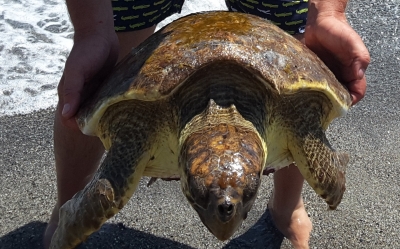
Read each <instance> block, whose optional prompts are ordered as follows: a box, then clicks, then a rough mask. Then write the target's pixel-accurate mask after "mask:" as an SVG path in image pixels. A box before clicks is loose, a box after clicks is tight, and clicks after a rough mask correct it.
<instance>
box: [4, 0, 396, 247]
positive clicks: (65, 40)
mask: <svg viewBox="0 0 400 249" xmlns="http://www.w3.org/2000/svg"><path fill="white" fill-rule="evenodd" d="M191 2H193V1H191ZM222 2H223V1H222ZM33 3H34V4H33ZM33 3H32V4H30V6H31V8H32V9H33V10H35V11H38V9H40V8H42V9H43V10H42V12H41V13H42V14H43V16H44V17H43V20H44V19H46V18H47V17H48V16H50V17H52V16H51V15H50V14H51V11H46V8H48V7H49V6H50V5H52V4H53V5H52V6H53V7H54V8H56V9H57V13H58V14H57V15H56V16H53V17H52V18H53V19H54V20H53V21H51V22H52V23H53V24H52V25H53V27H52V28H47V30H45V29H44V28H43V30H45V31H46V32H49V33H46V32H45V31H43V33H41V32H42V31H40V29H39V28H38V27H39V26H38V23H39V21H40V18H41V17H40V15H39V14H38V15H37V16H34V17H32V18H33V19H32V20H33V22H30V21H29V23H28V21H26V23H25V22H22V21H21V20H19V19H18V20H17V19H15V20H13V19H10V18H11V17H7V15H10V13H12V14H13V15H14V16H17V14H15V13H16V10H13V11H12V12H7V11H8V10H7V7H8V8H9V7H10V6H12V7H16V6H19V5H18V4H19V2H18V1H16V0H15V1H5V0H3V1H2V4H1V7H0V37H1V39H0V41H2V45H0V48H1V49H0V57H2V59H1V63H2V65H0V107H1V112H0V183H1V185H0V190H1V191H0V224H1V225H0V249H6V248H7V249H8V248H10V249H15V248H18V249H19V248H41V247H42V234H43V232H44V229H45V227H46V222H47V221H48V219H49V217H50V214H51V210H52V208H53V205H54V204H55V202H56V178H55V169H54V156H53V152H52V147H53V134H52V129H53V116H54V108H55V104H56V102H57V97H56V92H55V88H56V85H57V82H58V79H59V77H60V75H61V72H62V65H63V63H65V59H66V57H67V55H68V51H69V49H70V47H71V45H72V43H71V37H70V35H71V32H72V30H71V26H70V25H69V24H68V22H63V21H64V20H67V19H68V16H67V14H65V13H62V11H63V10H64V11H65V8H63V7H62V6H60V4H61V1H51V0H46V1H43V2H42V1H34V2H33ZM24 4H26V5H28V2H26V3H25V2H22V3H21V7H23V5H24ZM399 4H400V2H399V1H398V0H391V1H384V2H380V3H379V4H378V3H377V2H375V1H373V0H366V1H362V2H361V1H353V2H351V3H350V4H349V6H348V10H347V17H348V20H349V22H350V23H351V25H352V26H353V27H354V28H355V30H356V31H357V32H358V33H359V34H360V36H361V37H362V39H363V41H364V42H365V44H366V46H367V47H368V49H369V50H370V53H371V64H370V66H369V68H368V70H367V72H366V77H367V80H368V90H367V94H366V96H365V98H364V99H363V100H362V101H361V102H360V103H359V104H357V105H356V106H354V107H352V108H351V109H350V111H349V113H348V114H347V115H346V116H344V117H343V118H340V119H337V120H335V121H334V123H333V124H332V125H331V126H330V128H329V130H328V138H329V140H330V141H331V143H332V145H333V146H334V148H336V149H337V150H339V151H345V152H348V153H349V155H350V162H349V165H348V169H347V174H346V178H347V184H346V186H347V189H346V192H345V194H344V197H343V200H342V203H341V204H340V205H339V207H338V208H337V210H335V211H328V208H327V205H326V203H325V202H324V201H323V200H322V199H321V198H320V197H318V196H317V195H316V194H315V192H314V191H313V190H312V189H311V188H310V187H309V186H308V185H307V184H306V183H305V187H304V201H305V206H306V209H307V212H308V214H309V216H310V219H311V220H312V222H313V226H314V227H313V231H312V234H311V240H310V248H400V203H399V201H398V200H399V199H400V180H399V178H400V167H399V166H398V165H399V164H400V104H399V103H400V72H399V71H400V31H399V27H398V25H399V22H398V20H399V18H400V10H399ZM32 6H33V7H32ZM221 6H223V5H218V6H214V5H213V6H207V7H206V9H210V8H212V7H218V8H219V7H221ZM7 13H8V14H7ZM35 13H36V12H35ZM11 16H12V15H11ZM35 18H36V19H35ZM57 18H58V19H57ZM51 22H50V21H49V22H48V23H51ZM10 23H11V24H10ZM48 23H47V24H46V25H47V26H46V25H43V26H42V27H49V26H51V25H50V24H48ZM26 24H30V25H32V26H33V28H32V27H30V26H27V25H26ZM12 25H14V26H15V27H16V28H14V30H15V32H16V33H18V36H17V35H16V36H15V37H9V36H11V35H12V30H11V28H10V26H12ZM24 25H25V26H24ZM56 28H58V29H59V31H60V32H62V35H61V36H60V37H58V36H55V35H53V34H56V31H55V30H56ZM49 30H50V31H49ZM51 30H52V31H51ZM1 31H3V33H1ZM28 31H29V32H28ZM33 32H36V33H35V34H34V35H33V37H36V38H37V37H41V39H42V40H40V39H39V40H38V39H36V40H35V41H36V42H34V40H32V41H29V39H28V36H29V34H32V33H33ZM52 32H54V33H52ZM40 34H42V36H40ZM6 35H7V37H5V36H6ZM24 37H25V40H24ZM46 38H47V39H50V38H51V39H52V43H49V44H47V43H48V42H47V43H46V42H45V40H46ZM13 39H14V40H13ZM15 39H17V40H15ZM32 39H33V38H32ZM18 42H19V43H18ZM17 45H18V46H17ZM35 46H37V47H35ZM12 48H14V50H12ZM18 48H19V50H18ZM40 48H43V49H42V50H40ZM41 54H44V56H46V57H43V58H42V56H41ZM7 56H9V57H7ZM32 56H33V57H34V58H30V57H32ZM45 58H47V59H45ZM8 61H10V63H8ZM12 63H14V64H12ZM9 64H10V65H9ZM27 89H28V90H27ZM29 89H30V90H32V91H30V90H29ZM147 181H148V179H147V178H144V179H143V180H142V181H141V183H140V186H139V188H138V190H137V191H136V193H135V194H134V196H133V197H132V198H131V200H130V201H129V202H128V204H127V205H126V207H124V209H123V210H122V211H121V212H120V213H119V214H117V215H116V216H115V217H113V218H111V219H110V220H109V221H108V222H107V223H106V224H105V225H104V226H103V227H102V228H101V229H100V231H98V232H96V233H94V234H93V235H92V236H90V237H89V239H88V241H87V242H86V243H84V244H82V245H81V246H79V248H88V249H95V248H291V247H290V245H289V243H288V241H287V240H286V239H284V238H283V236H282V234H280V233H279V231H277V230H276V229H275V227H274V225H273V223H272V221H271V218H270V216H269V214H268V211H267V203H268V200H269V198H270V195H271V190H272V187H273V185H272V177H271V176H268V177H267V176H265V177H263V179H262V186H261V188H260V190H259V194H258V198H257V200H256V203H255V204H254V206H253V208H252V210H251V211H250V213H249V215H248V218H247V219H246V220H245V222H244V223H243V225H242V226H241V227H240V229H239V231H238V232H237V233H236V234H235V235H234V237H233V238H232V239H231V240H229V241H225V242H220V241H218V240H217V239H216V238H215V237H214V236H213V235H212V234H211V233H210V232H208V230H207V228H206V227H205V226H204V225H203V224H202V223H201V221H200V219H199V218H198V216H197V214H196V213H195V211H194V210H193V209H192V208H191V207H190V205H189V203H188V202H187V201H186V199H185V197H184V196H183V194H182V192H181V190H180V186H179V182H174V181H172V182H165V181H161V180H159V181H156V182H155V183H154V184H153V185H151V186H150V187H147V186H146V184H147Z"/></svg>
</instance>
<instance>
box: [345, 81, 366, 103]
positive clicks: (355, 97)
mask: <svg viewBox="0 0 400 249" xmlns="http://www.w3.org/2000/svg"><path fill="white" fill-rule="evenodd" d="M347 88H348V89H349V92H350V95H351V99H352V105H355V104H356V103H357V102H359V101H360V100H361V99H362V98H364V96H365V93H366V91H367V80H366V78H365V76H363V78H362V79H360V80H354V81H351V82H349V83H347Z"/></svg>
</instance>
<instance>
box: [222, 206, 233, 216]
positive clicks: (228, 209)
mask: <svg viewBox="0 0 400 249" xmlns="http://www.w3.org/2000/svg"><path fill="white" fill-rule="evenodd" d="M233 211H234V206H233V204H232V203H223V204H220V205H219V206H218V212H219V214H220V215H221V216H231V215H232V213H233Z"/></svg>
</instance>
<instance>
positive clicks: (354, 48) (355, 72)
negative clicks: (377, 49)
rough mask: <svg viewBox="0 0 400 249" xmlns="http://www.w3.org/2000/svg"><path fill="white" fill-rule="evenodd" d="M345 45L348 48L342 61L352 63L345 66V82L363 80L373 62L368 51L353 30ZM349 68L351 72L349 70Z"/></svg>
mask: <svg viewBox="0 0 400 249" xmlns="http://www.w3.org/2000/svg"><path fill="white" fill-rule="evenodd" d="M344 44H345V45H343V46H344V47H345V48H346V49H345V50H344V51H347V52H346V53H345V54H343V56H344V58H341V60H342V61H343V62H345V61H350V65H345V64H344V65H343V67H344V68H343V77H344V79H343V80H344V81H345V82H351V81H354V80H362V79H363V77H364V75H365V71H366V70H367V67H368V65H369V63H370V60H371V58H370V55H369V52H368V49H367V47H366V46H365V45H364V42H363V41H362V39H361V37H360V36H359V35H358V34H357V33H356V32H355V31H354V30H353V29H351V31H350V34H349V36H348V38H347V39H345V40H344ZM349 66H350V68H351V69H350V70H348V67H349Z"/></svg>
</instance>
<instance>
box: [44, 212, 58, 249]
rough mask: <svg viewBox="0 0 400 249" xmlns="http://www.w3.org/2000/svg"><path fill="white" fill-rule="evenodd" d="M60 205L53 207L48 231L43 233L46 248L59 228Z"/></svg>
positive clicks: (46, 248)
mask: <svg viewBox="0 0 400 249" xmlns="http://www.w3.org/2000/svg"><path fill="white" fill-rule="evenodd" d="M58 210H59V208H58V205H56V206H55V207H54V209H53V213H52V214H51V217H50V220H49V222H48V223H47V227H46V231H45V232H44V235H43V246H44V248H45V249H48V248H49V247H50V242H51V238H52V237H53V234H54V232H55V231H56V229H57V225H58V219H59V217H58Z"/></svg>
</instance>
